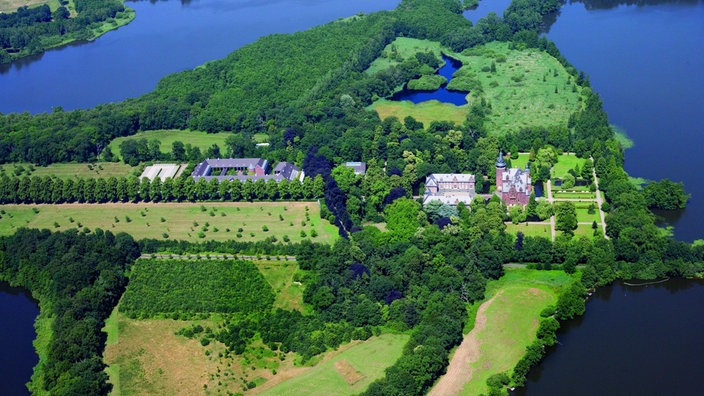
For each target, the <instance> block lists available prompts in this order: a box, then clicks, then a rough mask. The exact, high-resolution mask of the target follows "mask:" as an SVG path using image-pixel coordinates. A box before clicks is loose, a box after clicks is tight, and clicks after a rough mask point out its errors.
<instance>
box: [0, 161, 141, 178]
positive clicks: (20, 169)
mask: <svg viewBox="0 0 704 396" xmlns="http://www.w3.org/2000/svg"><path fill="white" fill-rule="evenodd" d="M0 174H6V175H8V176H17V177H22V176H40V177H43V176H56V177H58V178H60V179H73V178H77V177H84V178H88V177H110V176H115V177H123V176H129V175H136V176H139V174H141V170H140V169H139V167H132V166H129V165H127V164H123V163H121V162H95V163H90V164H89V163H64V164H59V163H57V164H51V165H48V166H38V165H33V164H28V163H18V162H15V163H9V164H2V165H0Z"/></svg>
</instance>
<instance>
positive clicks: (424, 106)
mask: <svg viewBox="0 0 704 396" xmlns="http://www.w3.org/2000/svg"><path fill="white" fill-rule="evenodd" d="M369 108H370V109H372V110H374V111H376V112H377V114H379V118H381V119H382V120H383V119H385V118H387V117H397V118H398V119H399V120H403V119H404V118H406V117H408V116H411V117H413V118H415V119H416V120H417V121H420V122H422V123H423V125H424V126H425V127H426V128H427V127H428V126H430V123H431V122H432V121H437V120H445V121H452V122H454V123H455V124H460V125H461V124H462V123H463V122H464V121H465V120H466V119H467V114H469V107H468V106H455V105H453V104H451V103H441V102H438V101H437V100H431V101H428V102H422V103H419V104H413V103H412V102H410V101H403V102H396V101H393V100H386V99H380V100H378V101H376V102H374V103H373V104H372V105H371V106H370V107H369Z"/></svg>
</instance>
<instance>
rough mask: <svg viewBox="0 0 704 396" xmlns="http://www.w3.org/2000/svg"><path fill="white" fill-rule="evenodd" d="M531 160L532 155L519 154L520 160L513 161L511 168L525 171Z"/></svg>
mask: <svg viewBox="0 0 704 396" xmlns="http://www.w3.org/2000/svg"><path fill="white" fill-rule="evenodd" d="M529 159H530V153H518V158H516V159H511V168H519V169H525V168H526V164H527V163H528V160H529Z"/></svg>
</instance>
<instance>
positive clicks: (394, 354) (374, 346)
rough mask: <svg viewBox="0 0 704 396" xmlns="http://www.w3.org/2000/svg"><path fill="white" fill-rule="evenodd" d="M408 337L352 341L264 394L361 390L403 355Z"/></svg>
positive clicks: (398, 336)
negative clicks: (343, 348)
mask: <svg viewBox="0 0 704 396" xmlns="http://www.w3.org/2000/svg"><path fill="white" fill-rule="evenodd" d="M408 339H409V336H408V335H403V334H382V335H381V336H379V337H372V338H370V339H369V340H367V341H364V342H360V343H356V344H353V345H352V346H351V347H350V348H349V349H347V350H345V351H344V352H342V353H339V354H336V355H335V356H334V357H332V358H330V359H324V360H323V361H322V362H321V363H319V364H317V365H316V366H315V367H313V368H312V369H310V370H308V371H306V372H304V373H302V374H301V375H298V376H296V377H293V378H291V379H289V380H287V381H284V382H282V383H280V384H278V385H276V386H274V387H271V388H269V389H266V390H265V391H264V392H262V393H261V394H262V395H290V396H294V395H353V394H358V393H360V392H362V391H363V390H364V389H366V388H367V386H369V384H370V383H372V381H374V380H375V379H378V378H381V377H383V376H384V370H385V369H386V367H389V366H391V365H392V364H394V362H396V360H397V359H398V358H400V357H401V351H402V349H403V346H404V345H405V344H406V342H408Z"/></svg>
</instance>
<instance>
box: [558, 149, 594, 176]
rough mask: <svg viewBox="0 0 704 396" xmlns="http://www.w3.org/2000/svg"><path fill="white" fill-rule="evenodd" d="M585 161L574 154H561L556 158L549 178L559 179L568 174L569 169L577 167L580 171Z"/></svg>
mask: <svg viewBox="0 0 704 396" xmlns="http://www.w3.org/2000/svg"><path fill="white" fill-rule="evenodd" d="M586 161H588V160H587V159H584V158H579V157H577V156H576V155H574V154H562V155H560V156H559V157H558V158H557V163H556V164H555V165H554V166H553V167H552V170H551V171H550V177H554V178H558V179H561V178H563V177H564V176H565V175H567V174H568V173H569V170H570V169H575V167H576V166H579V169H580V170H581V169H582V168H584V163H585V162H586Z"/></svg>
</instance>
